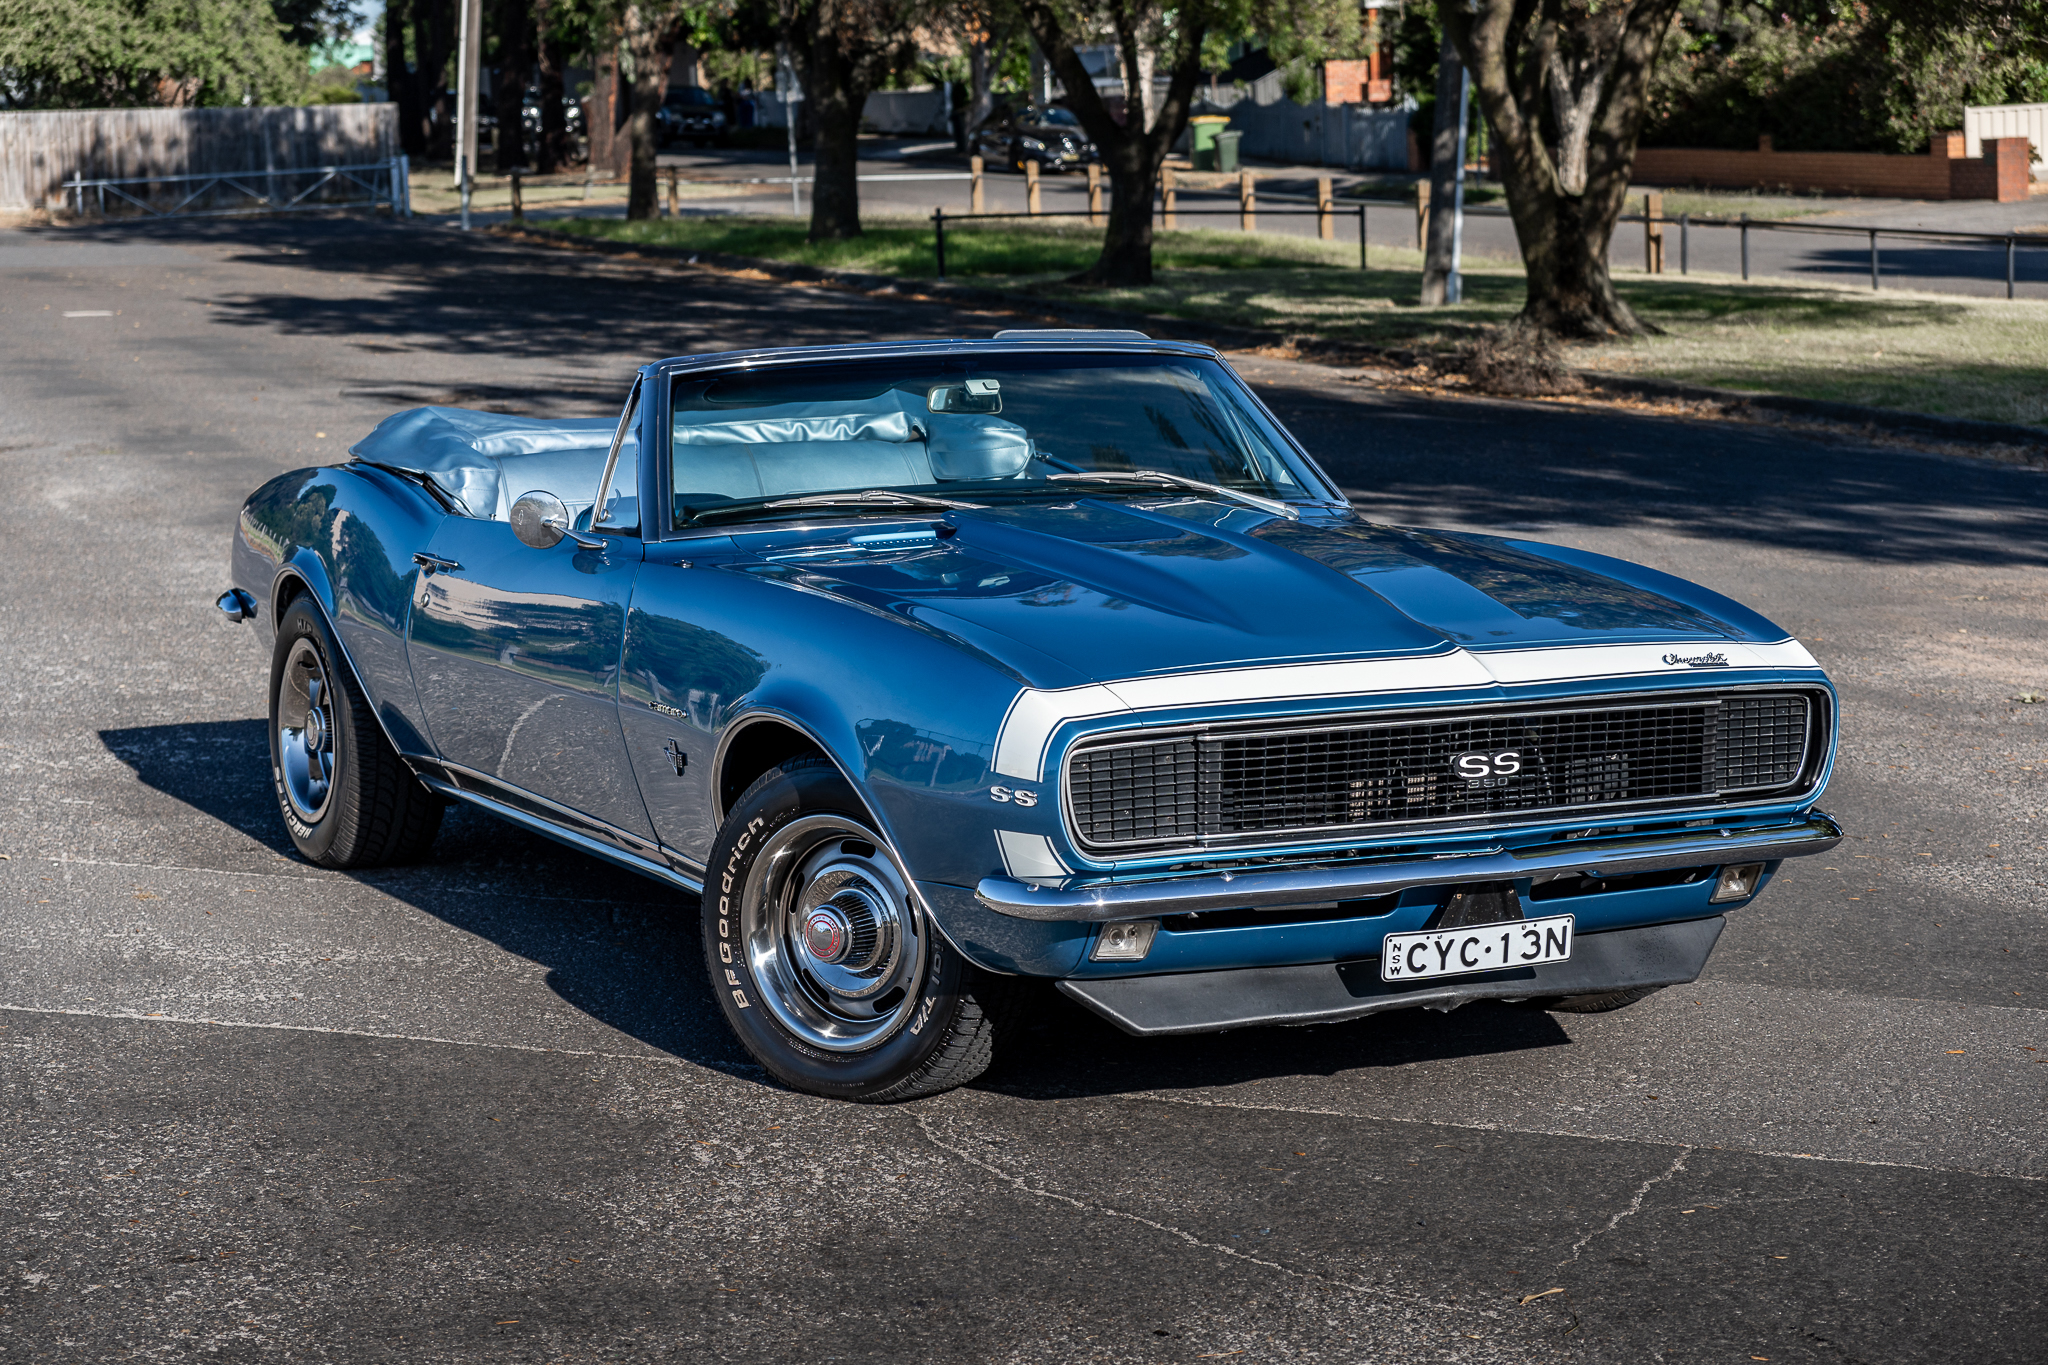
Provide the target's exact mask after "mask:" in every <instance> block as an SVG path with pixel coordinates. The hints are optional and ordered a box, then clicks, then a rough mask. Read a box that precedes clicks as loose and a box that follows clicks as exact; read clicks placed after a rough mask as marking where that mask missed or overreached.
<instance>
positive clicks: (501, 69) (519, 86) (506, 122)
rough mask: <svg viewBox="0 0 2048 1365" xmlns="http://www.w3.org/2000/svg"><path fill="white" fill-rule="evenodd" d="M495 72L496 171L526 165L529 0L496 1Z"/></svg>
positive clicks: (530, 34)
mask: <svg viewBox="0 0 2048 1365" xmlns="http://www.w3.org/2000/svg"><path fill="white" fill-rule="evenodd" d="M496 17H497V29H498V52H497V57H498V62H497V66H498V74H497V78H496V79H495V80H493V81H492V82H491V95H492V100H491V102H492V103H493V104H494V105H496V106H497V108H496V110H495V111H494V112H495V113H496V114H497V116H498V135H497V137H496V138H495V139H494V142H495V146H494V147H493V149H492V150H493V152H494V154H495V156H496V159H497V163H498V174H500V175H503V174H504V173H505V172H507V171H509V170H512V169H513V168H514V167H517V166H524V165H525V164H526V122H525V109H526V75H527V72H529V71H531V70H532V69H533V5H532V2H531V0H498V3H497V16H496Z"/></svg>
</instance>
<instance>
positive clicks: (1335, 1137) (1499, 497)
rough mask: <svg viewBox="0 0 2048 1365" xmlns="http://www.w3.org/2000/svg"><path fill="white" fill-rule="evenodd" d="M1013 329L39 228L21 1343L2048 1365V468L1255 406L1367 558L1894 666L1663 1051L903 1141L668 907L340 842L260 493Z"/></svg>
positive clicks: (1671, 1012) (1266, 1072) (1557, 1038)
mask: <svg viewBox="0 0 2048 1365" xmlns="http://www.w3.org/2000/svg"><path fill="white" fill-rule="evenodd" d="M67 314H80V315H81V316H66V315H67ZM1015 321H1016V320H1015V319H1013V318H1008V317H1000V316H996V315H989V314H975V313H961V312H957V311H949V310H947V309H944V308H940V307H937V306H933V305H928V304H921V303H917V302H914V301H911V300H905V299H887V298H866V297H860V296H854V295H850V294H845V293H838V292H832V291H827V290H815V289H802V288H792V287H785V286H777V285H772V284H764V283H760V282H751V281H746V280H742V279H736V278H733V277H730V276H720V275H714V274H710V273H708V272H703V271H693V270H689V269H687V268H680V267H677V268H670V267H664V266H658V265H652V264H640V263H633V262H620V261H613V260H610V259H603V260H590V259H584V258H579V257H575V256H569V255H555V254H548V253H542V252H535V251H527V250H522V249H520V248H515V247H511V246H508V245H506V244H503V243H500V242H497V241H495V240H487V239H479V238H474V237H472V238H468V239H464V238H460V237H458V236H456V235H455V234H451V233H445V232H438V231H432V230H425V229H418V228H413V229H407V228H403V227H392V226H380V225H370V226H360V225H352V224H339V225H337V224H332V223H325V222H315V221H298V222H290V223H243V224H233V225H219V224H215V225H206V224H200V225H192V226H189V227H183V228H177V229H159V230H157V231H156V232H155V233H153V234H148V235H145V234H142V233H134V234H131V235H127V236H119V237H117V236H113V235H109V236H107V237H104V238H94V237H93V236H91V235H88V234H84V233H80V232H66V233H60V234H41V235H27V234H11V235H0V546H4V549H0V697H4V699H5V704H4V707H0V854H4V855H5V861H0V905H4V907H5V911H4V914H0V1006H4V1008H0V1174H4V1177H5V1181H6V1184H5V1186H4V1190H5V1194H4V1197H0V1361H52V1362H56V1361H64V1362H70V1361H102V1360H108V1361H111V1360H128V1359H153V1360H183V1359H195V1360H196V1359H207V1360H221V1361H257V1360H276V1359H287V1358H289V1359H301V1360H331V1361H348V1362H356V1361H380V1360H393V1361H398V1360H403V1361H429V1362H438V1361H493V1362H497V1361H521V1362H524V1361H532V1362H540V1361H557V1360H575V1361H620V1362H623V1361H641V1360H685V1359H690V1360H695V1359H705V1358H709V1357H711V1356H712V1355H713V1354H715V1355H716V1357H717V1358H719V1359H723V1360H733V1361H756V1360H759V1361H771V1360H772V1361H778V1362H782V1361H806V1362H808V1361H826V1360H874V1361H902V1360H912V1359H915V1360H936V1361H974V1362H979V1361H1020V1362H1021V1361H1061V1362H1065V1361H1142V1362H1153V1361H1159V1362H1166V1361H1194V1360H1209V1359H1229V1360H1233V1361H1236V1360H1242V1361H1247V1362H1251V1361H1331V1362H1400V1361H1459V1362H1508V1363H1513V1362H1531V1361H1550V1360H1557V1361H1569V1362H1616V1363H1617V1365H1623V1363H1626V1365H1634V1363H1635V1362H1645V1361H1674V1362H1724V1361H1725V1362H1733V1363H1734V1365H1744V1363H1745V1362H1749V1361H1757V1360H1769V1361H1773V1362H1787V1361H1813V1362H1890V1361H1949V1360H1967V1361H1970V1362H1973V1365H1990V1363H1991V1362H2033V1361H2038V1360H2039V1359H2040V1355H2041V1341H2042V1340H2043V1339H2044V1333H2048V1273H2044V1269H2048V1268H2044V1265H2043V1259H2044V1248H2048V1164H2044V1156H2043V1153H2044V1146H2043V1144H2044V1138H2048V1104H2044V1092H2048V1069H2044V1063H2048V1027H2044V1020H2048V1014H2044V1008H2048V943H2044V939H2048V935H2044V929H2048V911H2044V889H2043V888H2044V883H2048V849H2044V844H2048V822H2044V813H2043V805H2044V802H2043V795H2042V794H2043V792H2044V790H2048V745H2044V744H2043V742H2042V736H2043V731H2044V721H2048V706H2031V705H2023V704H2019V703H2016V702H2014V701H2012V700H2011V698H2013V697H2014V696H2016V695H2017V694H2020V693H2021V692H2023V691H2025V692H2043V691H2048V629H2044V624H2043V622H2044V616H2048V613H2044V610H2043V603H2044V601H2048V574H2044V572H2043V569H2044V560H2048V498H2044V493H2048V484H2044V477H2043V475H2042V474H2040V473H2038V472H2034V471H2031V470H2027V469H2023V468H2017V467H2012V466H2004V465H1994V464H1988V463H1978V462H1970V461H1962V460H1951V459H1946V458H1942V457H1938V456H1932V455H1923V454H1915V453H1910V452H1901V451H1897V450H1889V449H1877V448H1871V447H1868V446H1863V445H1859V444H1855V443H1852V442H1846V441H1844V442H1838V443H1832V444H1830V443H1822V442H1819V441H1816V440H1813V439H1808V438H1803V437H1800V436H1796V435H1790V434H1787V433H1785V432H1783V431H1779V430H1776V429H1772V428H1768V427H1757V426H1747V425H1736V424H1716V423H1709V422H1690V421H1680V420H1674V419H1667V418H1659V417H1652V416H1646V415H1638V414H1630V413H1625V412H1619V413H1618V412H1605V411H1593V410H1585V409H1578V408H1572V407H1565V406H1554V405H1517V404H1509V403H1495V402H1486V401H1477V400H1466V401H1439V400H1435V399H1425V398H1421V397H1417V396H1413V395H1404V394H1398V393H1389V392H1382V391H1379V390H1376V389H1374V388H1371V387H1369V386H1366V385H1364V384H1360V383H1357V382H1352V381H1349V380H1346V379H1345V378H1343V377H1342V376H1341V375H1337V374H1334V373H1332V372H1330V371H1323V370H1316V369H1312V368H1309V367H1304V366H1293V365H1285V364H1281V363H1277V362H1267V361H1247V362H1246V363H1245V365H1244V369H1245V370H1246V372H1247V373H1248V374H1250V375H1251V376H1252V377H1253V378H1254V379H1255V381H1256V382H1258V383H1259V384H1260V385H1261V387H1262V390H1263V391H1264V392H1265V393H1267V394H1268V395H1269V397H1270V399H1271V401H1272V402H1273V404H1274V405H1275V406H1276V408H1277V409H1278V410H1279V411H1280V412H1281V413H1282V414H1283V415H1284V416H1285V417H1286V418H1287V419H1288V420H1289V421H1290V422H1291V423H1292V424H1293V425H1294V426H1295V428H1296V430H1297V431H1299V432H1300V434H1301V435H1302V436H1303V438H1304V439H1305V441H1306V443H1307V444H1308V445H1309V447H1310V448H1311V449H1312V450H1314V451H1315V452H1317V454H1318V455H1319V456H1320V457H1321V458H1322V459H1323V460H1324V461H1325V463H1326V465H1327V467H1329V468H1330V469H1331V470H1332V471H1333V472H1334V473H1335V474H1336V475H1337V476H1338V477H1339V478H1340V479H1341V480H1342V481H1343V482H1344V483H1345V484H1346V486H1347V487H1348V488H1350V489H1351V490H1352V491H1353V495H1354V497H1355V498H1356V500H1357V502H1358V504H1359V505H1360V506H1361V507H1362V508H1363V509H1365V510H1366V511H1367V512H1368V513H1369V514H1371V515H1374V516H1377V517H1382V518H1385V519H1389V520H1396V521H1422V522H1434V523H1439V524H1452V525H1462V526H1474V527H1482V528H1493V529H1501V528H1512V529H1515V530H1518V531H1521V532H1524V533H1529V534H1540V535H1542V536H1545V537H1548V538H1551V539H1555V540H1559V541H1563V542H1567V543H1571V544H1575V545H1581V546H1587V547H1590V548H1594V549H1599V550H1603V551H1607V552H1611V553H1617V554H1621V555H1625V556H1628V557H1630V558H1634V559H1638V560H1641V561H1644V562H1647V563H1650V564H1654V565H1656V566H1658V567H1660V568H1664V569H1669V570H1672V571H1674V572H1677V573H1681V574H1686V575H1689V576H1692V577H1695V578H1698V579H1701V580H1703V581H1705V582H1707V583H1709V584H1711V585H1713V586H1715V587H1717V588H1720V589H1723V590H1725V591H1729V592H1732V593H1734V594H1735V595H1736V596H1738V597H1741V598H1743V599H1744V600H1746V601H1748V602H1750V603H1751V604H1753V605H1755V606H1757V607H1758V608H1760V609H1762V610H1763V611H1765V612H1766V613H1768V614H1770V615H1772V616H1774V617H1775V618H1776V619H1777V620H1778V621H1780V622H1781V623H1782V624H1784V625H1786V626H1787V627H1789V628H1791V629H1793V630H1795V631H1797V632H1798V633H1800V634H1801V635H1802V636H1803V637H1805V638H1806V639H1807V640H1808V641H1809V642H1810V643H1811V645H1812V647H1813V649H1814V651H1815V653H1816V654H1817V655H1819V656H1820V658H1821V659H1822V660H1823V662H1824V663H1825V664H1826V665H1827V666H1828V667H1829V669H1830V670H1831V672H1832V673H1833V675H1834V677H1835V678H1836V680H1837V681H1838V683H1839V684H1840V685H1841V688H1842V691H1843V696H1844V702H1845V711H1844V743H1843V754H1842V762H1841V765H1840V767H1839V769H1838V772H1837V776H1836V778H1835V782H1834V785H1833V786H1832V788H1831V789H1830V792H1829V794H1828V798H1827V800H1826V802H1825V805H1826V806H1827V807H1828V808H1829V809H1831V810H1833V811H1834V812H1836V813H1837V814H1838V815H1839V816H1840V817H1841V818H1842V819H1843V820H1844V821H1845V823H1846V824H1847V825H1848V826H1849V828H1850V829H1851V831H1852V837H1851V839H1850V840H1849V841H1848V842H1846V843H1845V844H1844V845H1843V846H1842V849H1841V850H1840V853H1839V855H1838V856H1835V857H1829V858H1825V859H1813V860H1808V861H1807V862H1805V863H1803V864H1799V865H1795V866H1793V867H1791V868H1789V869H1788V870H1787V871H1786V872H1785V873H1784V874H1783V876H1782V877H1781V878H1780V880H1779V881H1778V883H1777V884H1776V885H1775V886H1774V887H1773V888H1772V890H1771V892H1770V893H1769V894H1768V895H1766V896H1765V897H1764V898H1763V899H1761V900H1760V901H1759V902H1758V903H1757V904H1756V905H1754V906H1752V907H1750V908H1747V909H1745V910H1743V911H1741V912H1739V913H1737V914H1736V915H1735V916H1734V917H1733V918H1732V920H1731V922H1730V926H1729V929H1728V932H1727V933H1726V935H1725V936H1724V937H1723V939H1722V941H1721V946H1720V948H1719V950H1718V952H1717V953H1716V955H1715V957H1714V959H1713V961H1712V963H1711V964H1710V966H1709V969H1708V971H1707V974H1706V975H1705V977H1704V978H1703V979H1702V980H1701V981H1700V982H1698V983H1697V984H1696V985H1693V986H1690V987H1682V988H1674V989H1672V990H1670V991H1667V992H1665V993H1663V994H1661V995H1659V996H1656V997H1654V998H1652V999H1651V1000H1649V1001H1646V1002H1644V1003H1643V1004H1641V1005H1639V1006H1637V1007H1635V1008H1633V1009H1630V1010H1627V1011H1624V1012H1621V1013H1617V1014H1611V1015H1604V1016H1586V1017H1557V1016H1549V1015H1540V1014H1532V1013H1526V1012H1521V1011H1516V1010H1514V1009H1512V1008H1509V1007H1494V1006H1486V1005H1473V1006H1469V1007H1467V1008H1465V1009H1463V1010H1459V1011H1457V1012H1455V1013H1452V1014H1450V1015H1438V1014H1432V1013H1423V1012H1417V1013H1413V1014H1405V1015H1391V1016H1380V1017H1378V1018H1375V1019H1371V1020H1366V1021H1361V1022H1357V1023H1352V1024H1345V1025H1341V1026H1330V1027H1321V1028H1314V1029H1306V1030H1293V1031H1283V1030H1254V1031H1249V1032H1244V1033H1238V1034H1229V1035H1223V1036H1216V1037H1203V1038H1189V1039H1171V1040H1160V1041H1142V1042H1141V1041H1136V1040H1132V1039H1128V1038H1125V1037H1123V1036H1122V1035H1120V1034H1118V1033H1116V1032H1114V1031H1113V1030H1111V1029H1110V1028H1108V1027H1107V1026H1106V1025H1103V1024H1101V1023H1099V1022H1096V1021H1095V1020H1093V1019H1092V1018H1091V1017H1088V1016H1085V1015H1082V1014H1080V1013H1078V1012H1077V1011H1075V1010H1074V1009H1071V1008H1063V1007H1061V1006H1060V1005H1058V1004H1057V1003H1056V1002H1055V1001H1054V1000H1052V999H1048V1000H1047V1002H1046V1003H1045V1007H1044V1010H1043V1013H1042V1015H1041V1017H1040V1023H1039V1024H1038V1026H1037V1027H1036V1029H1035V1030H1034V1031H1033V1032H1032V1033H1031V1034H1030V1035H1029V1037H1028V1040H1027V1042H1026V1044H1025V1045H1023V1046H1020V1047H1017V1048H1015V1049H1013V1051H1012V1053H1011V1054H1010V1055H1009V1056H1008V1057H1007V1058H1005V1059H1004V1060H1003V1061H1002V1063H1001V1064H1000V1065H999V1066H998V1068H997V1069H995V1070H993V1071H992V1072H990V1073H989V1075H988V1076H987V1077H985V1078H984V1079H983V1080H982V1081H981V1082H979V1083H977V1084H976V1085H974V1086H972V1087H970V1088H967V1089H964V1090H961V1091H957V1092H954V1093H952V1094H948V1095H945V1096H941V1097H938V1098H935V1099H932V1100H927V1101H923V1102H919V1103H916V1104H911V1105H904V1106H900V1107H894V1108H869V1107H858V1106H849V1105H840V1104H834V1103H829V1102H826V1101H822V1100H817V1099H812V1098H808V1097H804V1096H799V1095H793V1094H790V1093H787V1092H785V1091H782V1090H779V1089H776V1088H775V1087H773V1086H771V1085H769V1084H767V1083H766V1082H765V1080H764V1078H763V1076H762V1074H761V1073H760V1072H759V1071H757V1070H756V1069H754V1068H753V1067H751V1066H750V1065H749V1064H748V1063H747V1062H746V1059H745V1058H744V1056H743V1055H741V1054H740V1053H739V1052H738V1050H737V1048H736V1046H735V1044H734V1043H733V1042H732V1041H731V1039H730V1038H729V1036H728V1035H727V1034H726V1033H725V1031H724V1028H723V1025H722V1023H721V1022H720V1020H719V1018H718V1016H717V1013H716V1011H715V1010H714V1009H713V1008H712V1007H711V1005H710V1002H709V1001H708V999H707V998H706V997H705V995H704V994H703V992H702V990H701V989H700V987H699V986H698V984H697V982H696V980H695V979H694V976H693V972H694V970H695V969H694V967H693V965H692V963H693V958H694V953H695V948H694V944H693V942H692V940H691V933H692V930H691V928H690V923H691V914H692V911H693V909H694V907H693V906H692V905H690V904H688V903H687V902H685V901H683V900H681V899H679V898H677V897H675V896H673V895H671V894H669V893H667V892H665V891H664V890H663V889H661V888H659V887H657V886H655V885H653V884H651V883H643V882H641V881H638V880H636V879H634V878H633V877H631V876H630V875H628V874H624V873H621V872H617V871H614V870H612V869H610V868H608V867H606V866H603V865H600V864H597V863H594V862H591V861H588V860H586V859H583V858H581V857H578V856H576V855H573V854H570V853H567V852H564V851H561V850H559V849H557V848H555V847H554V846H552V845H549V844H547V843H544V842H542V841H538V840H535V839H531V838H528V837H526V836H524V835H521V834H519V833H517V832H515V831H512V830H511V829H509V828H507V827H504V826H501V825H498V824H495V823H493V822H492V821H490V820H489V819H487V818H484V817H478V816H470V815H466V814H461V813H456V814H454V815H453V816H452V817H451V819H450V820H449V821H448V823H447V825H446V826H445V827H444V830H443V832H442V835H441V837H440V840H439V842H438V844H437V846H436V858H435V860H434V861H433V862H431V863H429V864H427V865H424V866H420V867H415V868H407V869H394V870H387V871H379V872H374V873H368V874H364V875H353V876H351V875H339V874H334V873H328V872H323V871H319V870H317V869H314V868H311V867H308V866H306V865H305V864H303V863H300V862H298V861H296V860H295V859H294V858H293V857H292V856H290V853H289V846H288V844H287V843H286V841H285V839H284V836H283V832H282V830H281V828H280V827H279V824H278V821H277V817H276V815H275V813H274V811H273V809H272V808H271V804H270V798H269V796H268V794H267V792H266V789H265V767H264V757H263V726H262V720H261V717H262V715H263V713H264V699H263V682H264V676H265V672H266V667H267V660H266V658H265V657H264V654H263V652H262V651H261V650H260V648H259V646H258V644H257V642H256V639H255V637H254V636H253V634H252V633H250V632H247V631H241V630H236V629H233V628H229V627H226V626H223V625H221V624H218V623H217V622H216V620H215V613H214V612H213V610H212V608H211V606H210V602H211V599H212V597H213V596H214V594H215V593H216V592H217V591H218V590H219V588H220V587H221V586H222V584H223V583H224V581H225V573H226V552H227V543H228V535H229V528H230V525H231V522H232V518H233V515H234V512H235V509H236V507H237V506H238V504H239V502H240V500H241V498H242V497H243V495H244V494H245V493H246V492H247V491H248V490H249V489H250V488H252V487H254V486H255V485H256V484H257V483H258V482H260V481H261V480H263V479H265V478H267V477H268V476H270V475H271V474H272V473H274V472H276V471H278V470H281V469H285V468H289V467H293V466H296V465H300V464H304V463H308V462H312V461H315V460H319V459H325V458H332V457H335V456H338V455H339V453H340V450H341V447H342V446H343V445H344V444H345V443H346V442H347V441H349V440H352V439H354V438H355V437H356V436H357V435H359V434H360V433H362V432H363V431H364V430H366V429H367V428H368V427H369V426H370V425H371V424H372V423H373V422H375V421H376V420H377V419H378V418H380V417H382V416H383V415H385V414H386V413H387V412H389V411H391V410H392V409H394V408H397V407H401V406H407V405H410V404H413V403H418V402H427V401H458V402H474V403H486V404H491V405H495V406H501V407H506V408H519V409H523V410H531V411H537V412H550V413H562V414H567V413H600V412H607V411H611V410H615V405H616V403H617V401H618V399H619V397H620V395H621V393H622V392H623V388H624V384H625V381H626V379H627V377H628V375H629V374H630V371H631V367H632V365H633V364H634V363H636V362H638V361H641V360H644V359H646V358H648V357H651V356H655V355H659V354H666V353H676V352H681V351H688V350H693V349H712V348H719V347H724V346H730V345H736V344H752V343H760V342H796V341H811V340H827V339H839V338H850V337H905V336H916V335H930V334H935V333H936V334H967V335H977V334H986V333H987V332H989V331H991V330H994V329H995V328H996V327H998V326H1002V325H1014V323H1015ZM209 921H210V922H209ZM358 1220H360V1221H358ZM1550 1291H1559V1292H1550ZM1532 1296H1534V1297H1532Z"/></svg>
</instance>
